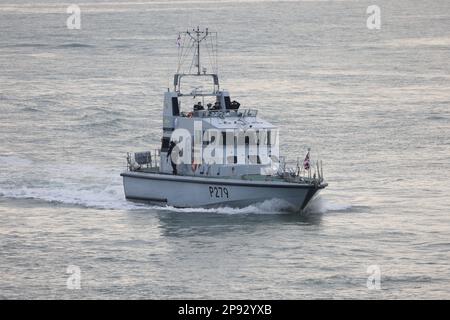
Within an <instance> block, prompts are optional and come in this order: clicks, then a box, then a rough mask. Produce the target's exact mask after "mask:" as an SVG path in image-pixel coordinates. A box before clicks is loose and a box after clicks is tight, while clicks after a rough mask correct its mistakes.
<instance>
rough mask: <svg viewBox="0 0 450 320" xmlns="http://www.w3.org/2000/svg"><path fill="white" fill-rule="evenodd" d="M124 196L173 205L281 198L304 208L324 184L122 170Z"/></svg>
mask: <svg viewBox="0 0 450 320" xmlns="http://www.w3.org/2000/svg"><path fill="white" fill-rule="evenodd" d="M121 176H122V177H123V185H124V191H125V197H126V198H127V199H129V200H136V201H148V202H158V203H165V204H167V205H170V206H174V207H220V206H228V207H245V206H248V205H251V204H255V203H260V202H263V201H265V200H270V199H281V200H283V201H285V202H287V203H288V204H289V205H290V206H292V207H295V208H300V209H304V208H305V207H306V206H307V205H308V203H309V202H310V200H311V199H313V198H314V197H315V196H316V195H317V194H318V191H319V190H320V189H322V188H323V187H324V186H314V185H309V184H297V183H288V182H267V181H246V180H238V179H223V178H222V179H220V178H205V177H192V176H174V175H167V174H157V173H141V172H124V173H122V174H121Z"/></svg>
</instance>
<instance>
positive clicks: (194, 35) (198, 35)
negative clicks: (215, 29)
mask: <svg viewBox="0 0 450 320" xmlns="http://www.w3.org/2000/svg"><path fill="white" fill-rule="evenodd" d="M186 33H187V35H188V36H189V37H191V39H192V40H193V41H194V42H195V44H196V47H197V51H196V56H197V75H200V74H201V72H200V42H202V41H203V40H205V39H206V38H207V37H208V34H209V32H208V28H206V29H205V31H200V27H198V26H197V30H195V29H192V31H189V30H188V31H186Z"/></svg>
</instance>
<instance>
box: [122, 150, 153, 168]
mask: <svg viewBox="0 0 450 320" xmlns="http://www.w3.org/2000/svg"><path fill="white" fill-rule="evenodd" d="M160 157H161V153H160V149H154V150H152V151H144V152H127V170H128V171H136V170H139V169H142V168H159V161H160Z"/></svg>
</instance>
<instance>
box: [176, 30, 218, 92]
mask: <svg viewBox="0 0 450 320" xmlns="http://www.w3.org/2000/svg"><path fill="white" fill-rule="evenodd" d="M177 46H178V67H177V72H176V73H175V76H174V82H173V84H174V90H175V91H177V92H179V93H180V92H181V89H180V88H181V87H180V86H181V78H183V77H190V76H196V77H198V76H202V77H205V76H206V77H212V79H213V92H214V93H216V92H218V91H219V79H218V75H217V71H218V68H217V32H211V31H209V30H208V28H205V29H204V30H201V29H200V27H199V26H197V28H193V29H188V30H186V31H185V32H180V33H179V34H178V38H177ZM202 59H203V61H202ZM210 70H211V71H210ZM208 71H209V72H208Z"/></svg>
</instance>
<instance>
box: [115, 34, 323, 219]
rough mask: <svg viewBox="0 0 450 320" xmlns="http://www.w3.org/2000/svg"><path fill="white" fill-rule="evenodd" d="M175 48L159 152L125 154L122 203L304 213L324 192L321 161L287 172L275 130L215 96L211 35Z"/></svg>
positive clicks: (192, 37) (184, 39)
mask: <svg viewBox="0 0 450 320" xmlns="http://www.w3.org/2000/svg"><path fill="white" fill-rule="evenodd" d="M177 46H178V68H177V72H176V74H175V75H174V81H173V90H172V91H171V90H170V89H167V92H165V94H164V105H163V134H162V139H161V147H160V148H159V149H155V150H153V151H146V152H137V153H128V155H127V170H126V171H125V172H123V173H121V176H122V177H123V185H124V191H125V197H126V199H129V200H134V201H144V202H150V203H159V204H163V205H169V206H173V207H225V206H226V207H245V206H248V205H252V204H256V203H260V202H264V201H266V200H270V199H278V200H281V203H282V204H283V203H284V204H285V205H286V207H289V208H294V209H298V210H303V209H305V208H306V207H307V206H308V204H309V203H310V201H311V200H312V199H313V198H314V197H315V196H316V195H317V194H318V192H319V191H320V190H321V189H323V188H325V187H326V186H327V185H328V184H327V183H326V182H325V181H324V178H323V170H322V162H321V161H312V160H311V159H310V151H309V150H308V152H307V154H306V157H305V158H303V157H302V158H301V159H300V158H297V160H296V162H294V163H292V164H291V165H289V164H288V162H287V161H286V158H285V157H283V156H280V154H279V150H278V145H279V133H278V129H277V127H276V126H274V125H272V124H271V123H269V122H268V121H265V120H263V119H262V118H260V117H259V116H258V111H257V110H254V109H246V108H241V107H240V103H239V102H237V101H235V100H232V99H231V97H230V94H229V92H228V91H226V90H221V88H220V86H219V77H218V71H217V70H218V69H217V33H216V32H211V31H209V30H208V29H204V30H200V29H199V28H198V27H197V28H196V29H191V30H188V31H186V32H181V33H179V35H178V38H177ZM205 49H206V50H205ZM201 51H202V56H201V55H200V53H201ZM204 51H206V54H204ZM203 54H204V56H206V57H208V59H205V58H204V56H203ZM201 57H202V59H201ZM203 60H207V62H209V64H208V63H205V64H204V65H202V64H201V62H203ZM207 67H211V69H212V72H207ZM187 80H190V82H191V85H189V81H187ZM185 82H188V85H186V84H185ZM182 83H183V89H182ZM205 86H208V87H209V89H205ZM193 99H195V100H193ZM193 101H194V102H195V104H193ZM305 151H306V150H305Z"/></svg>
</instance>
